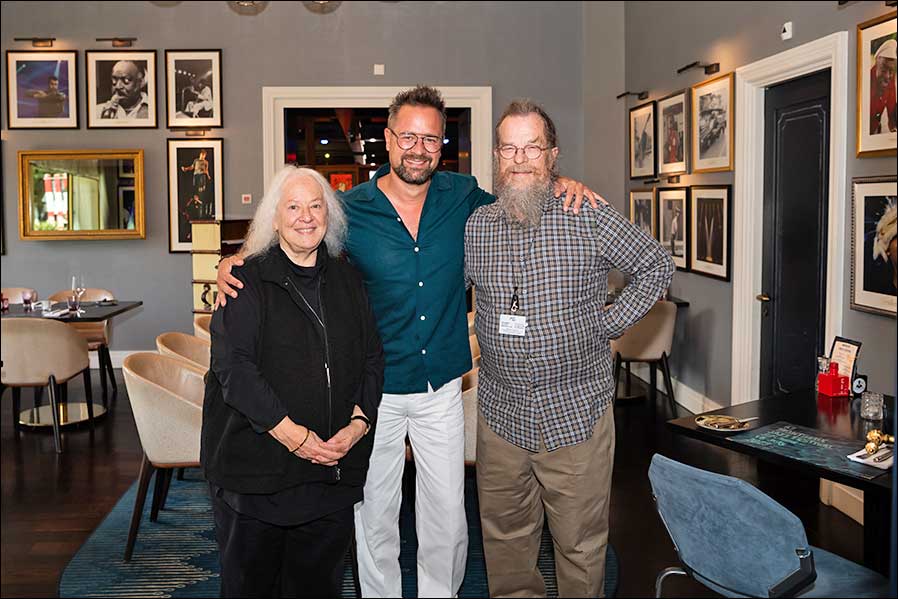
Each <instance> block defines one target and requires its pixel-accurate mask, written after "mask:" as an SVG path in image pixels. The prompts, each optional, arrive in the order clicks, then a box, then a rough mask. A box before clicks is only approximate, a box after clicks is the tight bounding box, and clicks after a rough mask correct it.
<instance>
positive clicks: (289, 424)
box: [268, 416, 367, 466]
mask: <svg viewBox="0 0 898 599" xmlns="http://www.w3.org/2000/svg"><path fill="white" fill-rule="evenodd" d="M366 431H367V426H366V425H365V423H364V422H362V421H361V420H351V421H350V422H349V424H347V425H346V426H344V427H343V428H341V429H340V430H338V431H337V432H336V434H334V436H333V437H331V438H330V439H328V440H327V441H322V440H321V437H319V436H318V434H317V433H315V431H313V430H311V429H309V428H306V427H305V426H303V425H301V424H296V423H295V422H293V421H292V420H291V419H290V417H289V416H284V419H283V420H281V421H280V422H279V423H278V424H277V425H276V426H275V427H274V428H272V429H271V430H270V431H268V434H269V435H271V436H272V437H274V438H275V439H277V440H278V442H280V443H281V444H282V445H283V446H284V447H286V448H287V451H290V452H292V453H293V455H295V456H297V457H299V458H302V459H304V460H308V461H310V462H312V463H313V464H321V465H322V466H336V465H337V462H338V461H339V460H341V459H342V458H343V456H345V455H346V454H347V453H348V452H349V450H350V449H352V448H353V446H354V445H355V444H356V443H358V441H359V439H361V438H362V437H363V436H365V432H366Z"/></svg>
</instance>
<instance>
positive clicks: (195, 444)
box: [122, 352, 205, 561]
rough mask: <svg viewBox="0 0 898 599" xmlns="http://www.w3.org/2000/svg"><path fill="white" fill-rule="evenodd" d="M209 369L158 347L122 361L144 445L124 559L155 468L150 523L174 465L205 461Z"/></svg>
mask: <svg viewBox="0 0 898 599" xmlns="http://www.w3.org/2000/svg"><path fill="white" fill-rule="evenodd" d="M204 373H205V372H204V371H203V370H200V369H199V368H195V367H193V366H191V365H190V364H189V363H187V362H186V361H184V360H179V359H177V358H173V357H171V356H164V355H161V354H157V353H153V352H140V353H135V354H131V355H130V356H128V357H127V358H125V360H124V362H123V363H122V374H123V375H124V378H125V386H126V387H127V389H128V398H129V399H130V401H131V409H132V411H133V413H134V422H135V424H136V425H137V434H138V436H139V437H140V444H141V446H142V447H143V460H142V462H141V464H140V475H139V476H138V484H137V498H136V500H135V502H134V510H133V512H132V513H131V526H130V529H129V531H128V541H127V542H126V544H125V555H124V559H125V561H129V560H130V559H131V555H132V553H133V551H134V543H135V541H136V540H137V532H138V530H139V528H140V520H141V516H142V514H143V506H144V503H145V502H146V497H147V489H148V488H149V485H150V478H151V477H152V476H153V473H154V472H155V473H156V486H155V489H154V491H153V500H152V509H151V511H150V522H155V521H156V518H157V517H158V515H159V510H161V509H163V508H164V507H165V498H166V495H167V494H168V488H169V485H170V484H171V475H172V472H173V471H174V469H175V468H184V467H197V466H199V465H200V431H201V426H202V418H203V395H204V392H205V383H204V382H203V375H204Z"/></svg>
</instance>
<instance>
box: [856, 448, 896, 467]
mask: <svg viewBox="0 0 898 599" xmlns="http://www.w3.org/2000/svg"><path fill="white" fill-rule="evenodd" d="M886 451H891V452H892V455H891V456H889V459H887V460H883V461H881V462H874V461H873V460H874V458H876V457H877V456H881V455H883V454H884V453H885V452H886ZM894 452H895V446H894V445H884V446H882V447H880V448H879V451H877V452H876V453H874V454H873V455H871V456H867V450H866V449H861V450H860V451H856V452H854V453H852V454H851V455H849V456H848V459H849V460H851V461H852V462H857V463H858V464H864V465H866V466H873V467H874V468H879V469H880V470H888V469H889V468H891V467H892V464H894V463H895V453H894ZM861 458H866V459H861Z"/></svg>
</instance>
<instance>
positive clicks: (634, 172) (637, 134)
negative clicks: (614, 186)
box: [628, 102, 655, 179]
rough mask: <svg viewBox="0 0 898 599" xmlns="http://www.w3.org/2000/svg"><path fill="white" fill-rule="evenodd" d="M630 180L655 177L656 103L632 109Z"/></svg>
mask: <svg viewBox="0 0 898 599" xmlns="http://www.w3.org/2000/svg"><path fill="white" fill-rule="evenodd" d="M629 131H630V133H629V135H628V137H629V140H630V178H631V179H640V178H644V177H647V178H651V177H654V176H655V103H654V102H649V103H648V104H643V105H641V106H637V107H635V108H631V109H630V125H629Z"/></svg>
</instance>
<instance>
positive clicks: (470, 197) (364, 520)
mask: <svg viewBox="0 0 898 599" xmlns="http://www.w3.org/2000/svg"><path fill="white" fill-rule="evenodd" d="M445 130H446V110H445V104H444V102H443V98H442V96H441V95H440V92H439V91H438V90H436V89H435V88H432V87H426V86H419V87H416V88H413V89H410V90H407V91H404V92H401V93H400V94H398V95H397V96H396V98H395V99H394V100H393V103H392V104H391V105H390V109H389V118H388V120H387V127H386V129H385V130H384V136H385V138H386V142H387V151H388V153H389V164H386V165H384V166H382V167H381V168H379V169H378V170H377V172H376V174H375V176H374V178H373V179H371V181H368V182H366V183H363V184H361V185H358V186H356V187H354V188H353V189H351V190H350V191H349V192H347V193H344V194H343V196H342V197H343V202H344V206H345V211H346V217H347V224H348V237H347V241H346V246H345V247H346V250H347V252H348V254H349V258H350V260H351V261H352V263H353V264H354V265H355V267H356V268H358V269H359V270H360V271H361V273H362V276H363V277H364V279H365V284H366V287H367V291H368V298H369V301H370V302H371V307H372V309H373V310H374V314H375V317H376V318H377V322H378V329H379V331H380V336H381V339H382V340H383V344H384V354H385V356H386V368H385V371H384V394H383V398H382V400H381V404H380V407H379V409H378V417H377V424H376V425H375V426H374V427H372V429H373V430H372V433H373V434H374V448H373V451H372V454H371V462H370V466H369V470H368V477H367V480H366V483H365V498H364V500H363V501H362V502H360V503H358V504H356V539H357V544H358V559H359V580H360V582H361V587H362V595H363V596H365V597H401V596H402V574H401V572H400V568H399V526H398V521H399V508H400V502H401V499H402V497H401V485H402V473H403V469H404V466H405V438H406V435H408V437H409V440H410V441H411V445H412V451H413V452H414V456H415V463H416V466H417V468H416V472H417V479H416V491H415V493H416V496H415V518H416V530H417V534H418V595H419V596H420V597H454V596H455V595H456V594H457V593H458V589H459V587H460V586H461V582H462V579H463V578H464V573H465V562H466V559H467V547H468V529H467V521H466V519H465V505H464V412H463V410H462V399H461V377H462V375H463V374H464V373H465V372H467V371H469V370H470V369H471V352H470V345H469V341H468V325H467V317H466V307H465V288H464V286H463V285H462V280H463V278H464V228H465V222H466V221H467V220H468V217H469V216H470V215H471V213H473V212H474V210H476V209H477V208H479V207H480V206H484V205H487V204H490V203H492V202H493V201H495V198H494V197H493V196H492V195H490V194H489V193H487V192H486V191H484V190H483V189H480V187H479V186H478V185H477V180H476V179H475V178H474V177H471V176H470V175H463V174H460V173H453V172H446V171H437V167H438V166H439V164H440V153H441V151H442V147H443V136H444V133H445ZM554 187H555V195H556V197H559V196H561V195H562V194H566V198H565V201H564V208H565V209H567V207H568V205H570V204H571V202H572V201H573V206H574V212H578V211H579V208H580V204H581V203H582V200H583V198H584V197H588V198H589V199H590V201H591V202H593V203H595V204H597V200H596V198H597V196H595V195H594V194H593V193H592V192H591V191H589V190H587V189H585V188H584V187H583V185H582V184H579V183H577V182H575V181H571V180H570V179H560V180H559V181H558V182H557V185H555V186H554ZM599 199H600V198H599ZM558 203H559V205H561V202H558ZM240 264H242V261H241V260H240V259H239V258H237V259H226V260H223V261H222V263H221V265H220V266H219V274H218V289H219V291H220V293H219V294H218V298H219V303H221V304H224V303H226V301H227V299H226V295H230V296H231V297H236V291H235V290H234V289H233V288H232V287H237V288H241V287H242V286H243V285H242V283H240V281H239V280H238V279H236V278H235V277H234V276H233V275H231V274H230V270H231V266H232V265H240ZM298 392H300V391H298ZM327 443H328V444H330V443H331V442H330V441H328V442H327Z"/></svg>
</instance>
